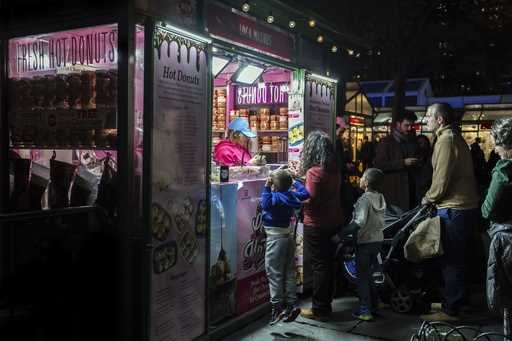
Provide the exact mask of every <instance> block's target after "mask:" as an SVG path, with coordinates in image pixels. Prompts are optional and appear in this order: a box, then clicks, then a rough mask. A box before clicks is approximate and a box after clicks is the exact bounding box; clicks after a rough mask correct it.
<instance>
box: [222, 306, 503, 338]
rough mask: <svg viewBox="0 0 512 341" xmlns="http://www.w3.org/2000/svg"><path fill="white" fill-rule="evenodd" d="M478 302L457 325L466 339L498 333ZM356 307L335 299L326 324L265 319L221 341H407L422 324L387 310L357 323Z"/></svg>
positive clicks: (496, 322) (497, 325)
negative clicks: (463, 327)
mask: <svg viewBox="0 0 512 341" xmlns="http://www.w3.org/2000/svg"><path fill="white" fill-rule="evenodd" d="M472 303H473V302H472ZM481 303H483V302H481V301H480V300H477V301H475V302H474V304H473V305H472V313H471V314H469V315H467V316H466V317H465V319H464V321H462V322H460V323H459V325H462V324H464V325H468V326H470V327H471V328H473V330H469V331H468V333H469V334H468V336H469V337H470V340H472V339H473V337H474V335H475V333H478V332H482V331H501V325H500V321H499V320H498V319H496V318H493V317H492V316H490V315H489V314H487V310H486V309H487V308H486V306H485V305H482V304H481ZM307 305H308V302H307V301H306V302H304V306H307ZM356 308H357V299H356V298H351V297H344V298H339V299H336V300H335V302H334V311H335V313H334V314H333V317H332V320H331V321H329V322H327V323H322V322H316V321H312V320H307V319H303V318H301V317H299V318H298V319H297V321H296V322H294V323H279V324H277V325H276V326H274V327H269V326H268V319H269V316H265V317H263V318H261V319H259V320H258V321H256V322H253V323H252V324H250V325H248V326H246V327H245V328H243V329H241V330H239V331H238V332H236V333H235V334H232V335H231V336H229V337H226V338H224V340H228V341H235V340H236V341H238V340H240V341H266V340H284V339H289V340H318V341H330V340H344V341H364V340H389V341H407V340H409V339H410V337H411V335H412V334H414V333H416V332H417V331H418V329H419V328H420V326H421V322H422V321H421V319H420V318H419V316H418V315H417V314H410V315H405V314H397V313H394V312H393V311H391V309H384V310H382V316H381V317H379V318H378V319H376V320H375V321H373V322H359V321H357V320H355V319H354V318H353V317H352V312H353V311H354V310H356ZM456 339H457V340H463V338H461V337H459V338H454V340H456ZM449 340H452V339H449ZM493 340H498V339H493ZM488 341H489V340H488Z"/></svg>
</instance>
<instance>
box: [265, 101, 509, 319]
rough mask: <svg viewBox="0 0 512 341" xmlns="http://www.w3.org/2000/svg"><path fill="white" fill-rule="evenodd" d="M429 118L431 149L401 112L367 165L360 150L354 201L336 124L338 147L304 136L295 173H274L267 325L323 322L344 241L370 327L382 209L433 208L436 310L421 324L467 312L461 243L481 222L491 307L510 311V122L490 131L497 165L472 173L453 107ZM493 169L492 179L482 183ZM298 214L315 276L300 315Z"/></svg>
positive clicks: (268, 194) (318, 135) (320, 136)
mask: <svg viewBox="0 0 512 341" xmlns="http://www.w3.org/2000/svg"><path fill="white" fill-rule="evenodd" d="M426 117H427V120H428V123H427V124H428V128H429V130H430V131H432V132H433V136H434V139H433V144H432V145H431V142H430V140H429V139H428V138H427V137H425V136H423V135H419V136H416V135H415V132H414V129H413V125H414V123H415V121H416V117H415V115H414V114H413V113H410V112H405V113H404V114H403V115H402V116H401V117H399V118H398V120H397V121H396V122H395V123H394V125H393V130H392V133H391V134H390V135H389V136H387V137H385V138H384V139H382V140H381V141H380V142H379V144H378V146H377V148H376V152H375V155H374V157H373V154H372V153H373V152H371V151H369V150H365V155H368V156H369V157H367V158H366V157H365V159H364V160H363V164H364V168H365V171H364V173H363V175H362V176H361V179H360V183H359V193H357V192H358V191H357V190H356V189H354V187H353V186H351V185H350V183H349V180H348V176H347V174H349V172H350V167H352V166H353V165H351V160H350V159H349V158H348V156H347V154H346V153H345V152H344V149H343V147H342V144H341V139H340V137H341V135H342V130H343V126H342V124H341V123H340V122H338V124H337V128H338V130H337V135H338V139H337V140H336V141H335V142H333V141H332V140H331V139H330V137H329V136H328V135H327V134H325V133H322V132H319V131H314V132H311V133H310V134H309V135H308V136H307V138H306V141H305V143H304V148H303V151H302V155H301V169H300V171H299V172H298V173H293V172H291V170H286V169H280V170H279V171H277V172H274V173H272V174H271V176H270V177H269V179H268V180H267V183H266V185H265V189H264V191H263V194H262V202H263V205H262V206H263V215H264V219H263V221H264V226H265V230H266V232H267V236H268V239H267V250H266V252H267V254H266V271H267V276H268V279H269V285H270V289H271V290H270V293H271V303H272V306H273V313H272V319H271V324H275V323H277V322H278V321H280V320H283V319H284V321H285V322H291V321H293V320H295V319H296V318H297V316H298V315H299V313H300V314H301V315H302V316H303V317H304V318H308V319H316V320H321V321H325V320H328V319H329V317H330V315H331V313H332V299H333V288H334V285H333V283H334V280H333V276H334V271H333V257H332V255H333V252H334V250H335V248H336V244H337V243H339V242H340V241H341V240H343V238H344V237H345V236H347V235H352V236H354V238H355V240H356V264H357V271H358V296H359V301H360V307H359V309H358V310H357V311H356V312H355V313H354V316H355V317H356V318H358V319H360V320H364V321H369V320H372V319H373V318H374V317H375V313H376V310H377V309H378V306H379V305H378V297H377V295H376V294H375V291H374V288H373V285H372V279H371V271H370V265H371V264H372V263H373V262H374V261H375V258H376V257H377V254H378V253H379V251H380V248H381V244H382V241H383V233H382V229H383V228H384V212H385V211H386V209H387V208H389V207H395V208H396V209H398V210H401V211H408V210H410V209H412V208H414V207H417V206H418V205H428V206H430V207H433V208H435V209H436V212H437V213H436V214H437V216H439V218H440V221H441V243H442V246H443V250H444V254H443V255H442V256H440V257H439V259H438V264H439V270H440V273H441V275H442V279H443V288H442V294H443V303H442V309H441V310H440V311H437V312H434V313H430V314H427V315H422V318H423V319H424V320H426V321H456V320H457V319H458V318H459V314H460V312H461V308H462V307H463V306H464V305H465V304H467V303H468V302H467V298H468V295H467V290H466V287H467V280H466V278H465V274H466V268H467V265H468V264H467V263H468V255H469V250H468V244H469V241H470V239H471V237H472V235H473V232H474V231H475V230H476V229H477V224H478V223H479V222H480V221H481V219H482V218H485V219H488V220H489V221H490V226H491V228H490V230H489V231H491V233H490V234H491V237H492V241H491V257H490V258H489V262H490V263H489V273H488V278H489V279H488V282H487V285H488V291H487V293H488V298H489V300H492V306H493V307H495V306H503V305H506V306H511V305H512V289H510V288H512V276H511V274H512V257H511V256H510V255H511V254H512V245H511V242H512V238H511V236H512V211H511V210H509V209H507V208H508V205H509V204H508V203H509V201H510V200H512V118H508V119H503V120H500V121H497V122H495V124H494V126H493V128H492V139H493V143H494V144H495V151H494V152H495V153H496V155H498V157H494V159H492V160H490V161H489V162H488V163H486V164H485V167H484V166H482V165H481V164H478V162H482V160H481V158H482V153H480V151H478V148H479V146H478V143H479V141H475V143H476V145H473V146H471V148H469V146H468V145H467V143H466V142H465V140H464V138H463V137H462V134H461V130H460V125H459V122H458V119H457V116H456V114H455V112H454V110H453V109H452V108H451V107H450V105H448V104H444V103H437V104H433V105H431V106H430V107H429V108H428V110H427V113H426ZM477 146H478V148H477ZM478 158H480V159H478ZM475 160H480V161H475ZM491 165H492V166H493V170H492V176H489V175H485V174H486V173H485V172H484V171H486V170H485V169H488V168H489V167H490V166H491ZM479 172H482V173H479ZM486 172H488V171H486ZM484 175H485V176H486V177H484ZM480 177H481V178H480ZM302 182H303V183H304V185H302ZM487 188H488V190H487ZM356 193H357V194H356ZM300 207H301V208H302V212H303V223H304V245H305V250H304V254H305V255H307V256H308V257H309V260H310V263H311V269H312V277H313V293H312V306H311V308H310V309H302V311H301V310H300V309H298V307H297V298H296V292H295V291H296V289H295V285H294V282H293V281H294V278H295V274H294V273H293V271H292V270H291V268H293V267H294V266H293V264H294V263H293V256H292V255H293V254H294V252H293V248H294V242H293V237H292V236H293V234H291V232H290V228H289V222H290V219H291V217H292V216H293V215H294V214H295V213H296V210H297V209H298V208H300ZM277 241H279V242H277ZM492 262H493V263H492ZM491 263H492V264H491ZM292 277H293V278H292ZM490 305H491V304H490Z"/></svg>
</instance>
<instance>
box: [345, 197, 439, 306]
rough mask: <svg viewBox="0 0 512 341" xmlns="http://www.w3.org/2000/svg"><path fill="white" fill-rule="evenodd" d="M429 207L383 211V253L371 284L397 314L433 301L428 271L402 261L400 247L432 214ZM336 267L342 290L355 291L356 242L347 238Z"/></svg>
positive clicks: (376, 264)
mask: <svg viewBox="0 0 512 341" xmlns="http://www.w3.org/2000/svg"><path fill="white" fill-rule="evenodd" d="M432 213H433V212H432V208H431V207H429V206H419V207H416V208H414V209H412V210H410V211H407V212H405V213H403V214H401V213H400V211H399V209H396V208H393V207H391V208H389V209H388V210H387V211H386V217H385V221H386V227H385V228H384V230H383V232H384V238H385V239H384V242H383V245H382V250H381V252H380V254H379V255H378V257H377V260H376V262H375V264H374V267H373V269H372V271H373V275H372V276H373V282H374V285H375V286H376V287H377V289H378V292H379V298H380V300H381V301H382V302H384V303H388V304H390V305H391V308H392V309H393V310H394V311H396V312H399V313H407V312H410V311H412V310H413V309H414V308H415V307H420V308H423V307H424V306H426V305H427V304H428V302H429V301H430V300H431V299H433V298H434V296H432V295H433V292H434V290H433V288H434V287H436V286H435V285H434V282H435V281H432V276H430V271H428V270H427V269H426V267H425V265H424V264H413V263H411V262H409V261H407V260H406V259H405V256H404V251H403V246H404V244H405V242H406V241H407V239H408V237H409V235H410V234H411V233H412V231H414V229H415V228H416V226H417V225H418V224H419V223H420V222H422V221H423V220H425V219H426V218H427V217H430V216H431V215H432ZM336 259H337V261H338V264H339V265H338V266H340V267H341V269H340V270H341V273H342V277H343V281H344V285H345V287H348V288H349V289H353V290H355V289H356V287H357V266H356V262H355V243H354V238H353V237H352V236H348V237H347V238H345V239H344V240H343V242H342V243H341V244H339V245H338V248H337V250H336Z"/></svg>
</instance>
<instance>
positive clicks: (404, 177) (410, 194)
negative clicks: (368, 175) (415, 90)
mask: <svg viewBox="0 0 512 341" xmlns="http://www.w3.org/2000/svg"><path fill="white" fill-rule="evenodd" d="M416 119H417V117H416V115H415V114H414V113H413V112H410V111H406V112H404V113H403V114H402V115H401V116H400V117H399V118H398V120H397V122H395V123H394V124H393V131H392V133H391V134H390V135H389V136H386V137H385V138H384V139H382V141H380V143H379V145H378V147H377V154H376V157H375V160H374V165H375V167H376V168H379V169H380V170H382V171H383V172H384V176H385V177H384V181H383V186H382V194H384V197H385V198H386V202H387V203H388V205H394V206H398V207H399V208H400V209H402V210H404V211H408V210H410V209H411V208H413V207H414V206H416V205H417V204H418V203H417V198H416V194H415V191H416V184H415V172H416V171H417V166H418V161H419V160H418V157H419V151H418V145H417V142H416V138H415V131H414V129H413V124H414V122H415V121H416Z"/></svg>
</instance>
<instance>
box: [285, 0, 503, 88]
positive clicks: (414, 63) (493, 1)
mask: <svg viewBox="0 0 512 341" xmlns="http://www.w3.org/2000/svg"><path fill="white" fill-rule="evenodd" d="M293 2H294V3H299V4H300V5H302V6H304V7H305V8H308V9H311V10H313V11H315V12H317V13H319V14H320V15H321V16H323V17H325V18H326V19H328V20H329V21H331V22H332V23H334V24H335V25H336V26H337V27H338V28H339V29H340V30H341V31H344V32H350V33H353V34H355V35H357V36H359V37H361V38H363V39H364V40H365V41H366V42H367V43H368V44H369V45H370V46H372V48H371V49H368V50H365V51H361V54H360V57H359V58H355V56H354V57H353V58H354V63H353V68H352V70H351V71H352V72H353V75H352V76H353V77H356V75H359V77H360V79H361V80H378V79H393V78H394V75H395V74H396V72H397V70H398V69H400V68H404V65H407V66H406V67H405V69H406V71H405V73H406V74H407V76H408V77H429V78H430V79H431V82H432V85H433V88H434V92H435V94H436V95H447V96H448V95H470V94H475V95H476V94H489V93H494V94H496V93H498V94H499V93H504V92H512V86H511V81H512V39H511V37H512V1H511V0H386V1H383V0H337V1H329V0H315V1H314V7H312V2H311V1H306V0H295V1H293ZM407 61H409V62H407Z"/></svg>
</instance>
